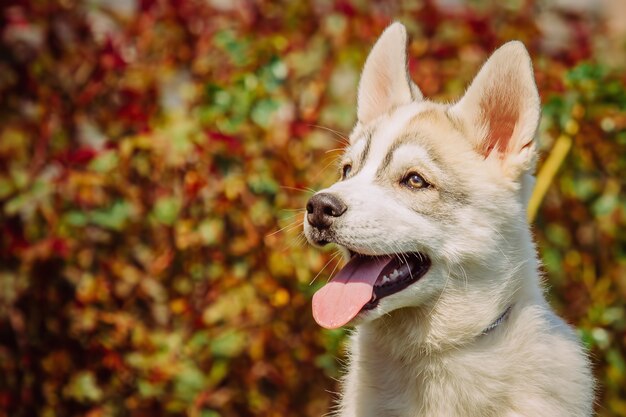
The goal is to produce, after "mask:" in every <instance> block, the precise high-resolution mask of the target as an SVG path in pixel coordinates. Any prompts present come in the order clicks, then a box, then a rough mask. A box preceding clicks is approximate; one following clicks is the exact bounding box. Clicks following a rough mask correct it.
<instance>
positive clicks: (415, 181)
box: [401, 172, 430, 190]
mask: <svg viewBox="0 0 626 417" xmlns="http://www.w3.org/2000/svg"><path fill="white" fill-rule="evenodd" d="M401 184H402V185H405V186H407V187H409V188H412V189H415V190H419V189H422V188H428V187H430V184H429V183H427V182H426V180H425V179H424V178H423V177H422V176H421V175H420V174H418V173H417V172H410V173H408V174H407V176H406V177H404V179H403V180H402V182H401Z"/></svg>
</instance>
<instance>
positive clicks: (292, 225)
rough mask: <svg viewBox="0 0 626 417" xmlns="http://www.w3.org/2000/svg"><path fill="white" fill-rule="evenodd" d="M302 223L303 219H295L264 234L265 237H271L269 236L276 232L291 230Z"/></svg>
mask: <svg viewBox="0 0 626 417" xmlns="http://www.w3.org/2000/svg"><path fill="white" fill-rule="evenodd" d="M303 224H304V220H302V221H295V222H291V223H289V224H288V225H287V226H285V227H281V228H280V229H278V230H276V231H275V232H272V233H270V234H268V235H265V237H271V236H274V235H275V234H276V233H279V232H282V231H283V230H286V231H290V230H293V229H295V228H296V227H300V226H302V225H303Z"/></svg>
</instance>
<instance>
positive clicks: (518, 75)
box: [449, 41, 541, 179]
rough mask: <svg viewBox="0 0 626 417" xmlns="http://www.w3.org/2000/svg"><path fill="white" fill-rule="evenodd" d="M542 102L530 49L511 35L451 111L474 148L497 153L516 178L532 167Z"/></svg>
mask: <svg viewBox="0 0 626 417" xmlns="http://www.w3.org/2000/svg"><path fill="white" fill-rule="evenodd" d="M540 106H541V103H540V100H539V94H538V92H537V86H536V84H535V78H534V76H533V68H532V63H531V61H530V57H529V55H528V52H527V51H526V48H525V47H524V45H523V44H522V43H521V42H519V41H512V42H508V43H506V44H504V45H503V46H501V47H500V48H499V49H498V50H496V51H495V52H494V53H493V54H492V55H491V57H490V58H489V59H488V60H487V62H486V63H485V65H484V66H483V67H482V69H481V70H480V72H479V73H478V75H477V76H476V78H474V81H472V84H471V85H470V87H469V88H468V90H467V92H466V93H465V95H464V96H463V98H461V100H460V101H459V102H458V103H456V104H455V105H454V106H452V108H451V109H450V113H449V114H450V115H451V116H452V117H454V118H456V119H457V120H460V121H461V123H462V125H463V127H464V130H465V131H466V133H467V135H468V136H469V139H470V140H471V141H472V142H473V145H474V147H475V149H476V150H477V152H479V153H480V154H482V155H483V156H484V157H485V158H494V157H498V158H499V159H500V160H501V163H502V167H503V169H504V172H505V175H507V176H509V177H510V178H511V179H518V178H519V177H520V176H521V174H523V173H524V172H526V171H528V170H531V169H534V163H535V157H536V149H535V143H534V137H535V133H536V131H537V126H538V124H539V116H540V112H541V107H540Z"/></svg>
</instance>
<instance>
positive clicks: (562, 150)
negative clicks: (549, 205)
mask: <svg viewBox="0 0 626 417" xmlns="http://www.w3.org/2000/svg"><path fill="white" fill-rule="evenodd" d="M571 147H572V138H571V136H568V135H565V134H563V135H561V136H559V138H558V139H557V140H556V143H555V144H554V146H553V147H552V151H550V155H548V158H547V159H546V162H544V164H543V166H542V167H541V169H540V170H539V173H538V174H537V182H536V183H535V189H534V190H533V194H532V195H531V197H530V201H528V210H527V213H526V214H527V216H528V223H532V222H533V221H534V220H535V217H536V216H537V211H539V206H541V202H542V201H543V198H544V197H545V195H546V193H547V192H548V188H550V184H551V183H552V181H553V180H554V177H555V176H556V174H557V172H558V171H559V168H560V167H561V165H562V164H563V161H565V157H566V156H567V153H568V152H569V150H570V148H571Z"/></svg>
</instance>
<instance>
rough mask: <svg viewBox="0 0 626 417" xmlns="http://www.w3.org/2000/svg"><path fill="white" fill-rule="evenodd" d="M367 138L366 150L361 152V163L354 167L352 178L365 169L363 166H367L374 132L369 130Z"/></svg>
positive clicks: (366, 134) (366, 133)
mask: <svg viewBox="0 0 626 417" xmlns="http://www.w3.org/2000/svg"><path fill="white" fill-rule="evenodd" d="M365 136H366V137H365V141H366V142H365V148H363V152H361V157H360V158H359V162H358V164H356V167H354V166H353V167H352V172H351V175H350V176H355V175H356V174H358V173H359V171H360V170H361V168H363V165H365V161H366V160H367V157H368V155H369V153H370V146H371V144H372V131H371V130H368V131H367V132H365Z"/></svg>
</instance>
